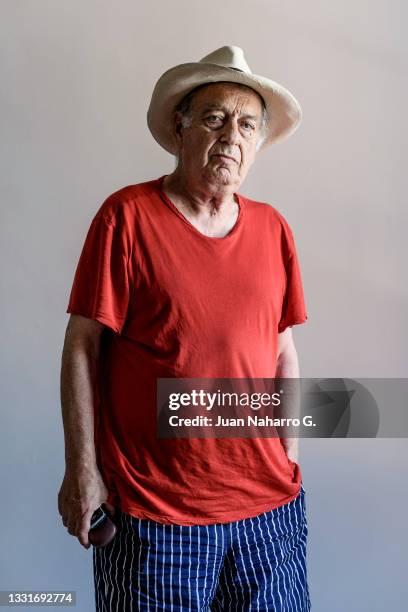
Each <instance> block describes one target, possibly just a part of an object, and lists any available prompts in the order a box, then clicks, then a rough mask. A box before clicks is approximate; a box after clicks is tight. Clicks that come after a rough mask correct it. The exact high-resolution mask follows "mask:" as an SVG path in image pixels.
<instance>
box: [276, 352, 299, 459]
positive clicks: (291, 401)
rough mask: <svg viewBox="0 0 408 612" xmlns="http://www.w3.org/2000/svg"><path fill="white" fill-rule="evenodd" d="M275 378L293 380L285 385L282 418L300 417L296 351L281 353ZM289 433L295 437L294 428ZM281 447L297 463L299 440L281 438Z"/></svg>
mask: <svg viewBox="0 0 408 612" xmlns="http://www.w3.org/2000/svg"><path fill="white" fill-rule="evenodd" d="M275 376H276V378H291V379H295V380H293V382H292V381H291V382H290V383H288V385H287V389H288V390H290V397H289V398H286V400H285V403H284V411H282V415H281V416H282V417H284V418H299V417H300V390H299V380H298V379H299V360H298V357H297V353H296V351H290V352H289V353H283V354H282V356H281V358H280V359H278V361H277V368H276V375H275ZM291 432H293V434H294V435H296V432H295V428H294V427H291ZM281 441H282V444H283V447H284V448H285V451H286V454H287V455H288V457H289V459H291V460H292V461H295V462H297V461H298V458H299V438H298V437H291V438H281Z"/></svg>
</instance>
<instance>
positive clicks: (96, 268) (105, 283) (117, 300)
mask: <svg viewBox="0 0 408 612" xmlns="http://www.w3.org/2000/svg"><path fill="white" fill-rule="evenodd" d="M125 245H126V241H125V238H124V236H123V233H122V231H121V227H120V224H118V223H116V220H115V218H109V217H106V216H104V215H102V214H97V215H96V216H95V217H94V219H93V220H92V223H91V225H90V227H89V230H88V233H87V236H86V239H85V243H84V245H83V248H82V252H81V255H80V258H79V261H78V265H77V268H76V272H75V276H74V281H73V285H72V289H71V294H70V297H69V303H68V308H67V310H66V312H67V313H72V314H78V315H82V316H83V317H88V318H90V319H95V320H96V321H99V322H100V323H102V324H103V325H107V326H108V327H110V328H111V329H112V330H113V331H114V332H116V333H119V334H120V333H121V331H122V329H123V326H124V323H125V320H126V316H127V311H128V305H129V291H130V281H129V268H128V256H127V251H126V246H125Z"/></svg>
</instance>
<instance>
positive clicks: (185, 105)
mask: <svg viewBox="0 0 408 612" xmlns="http://www.w3.org/2000/svg"><path fill="white" fill-rule="evenodd" d="M216 82H217V83H221V82H224V81H216ZM225 82H226V83H229V81H225ZM211 84H212V83H203V84H201V85H198V86H197V87H195V88H194V89H192V90H191V91H189V92H188V93H187V94H186V95H185V96H184V97H183V98H182V100H181V101H180V102H179V104H178V105H177V107H176V109H175V112H178V113H180V115H181V125H182V126H183V128H189V127H191V123H192V108H191V106H192V101H193V98H194V96H195V95H196V93H197V92H198V90H199V89H201V88H202V87H206V86H207V85H211ZM234 85H235V86H236V87H244V88H246V89H251V88H250V87H248V86H247V85H243V84H242V83H234ZM252 91H254V92H255V93H256V94H257V95H258V96H259V98H260V100H261V102H262V115H261V123H260V132H259V133H260V135H259V137H258V140H257V143H256V150H257V151H259V149H260V148H261V146H262V144H263V143H264V142H265V139H266V137H267V135H268V122H269V115H268V111H267V110H266V106H265V102H264V100H263V98H262V96H260V95H259V94H258V92H256V91H255V90H254V89H253V90H252ZM176 161H178V155H176Z"/></svg>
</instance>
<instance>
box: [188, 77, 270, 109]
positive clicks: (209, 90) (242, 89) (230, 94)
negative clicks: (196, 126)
mask: <svg viewBox="0 0 408 612" xmlns="http://www.w3.org/2000/svg"><path fill="white" fill-rule="evenodd" d="M237 104H238V105H239V107H240V109H242V110H243V111H244V110H245V112H247V111H249V110H250V111H251V112H253V113H257V114H258V115H261V113H262V109H263V106H264V103H263V100H262V97H261V96H260V95H259V94H258V92H256V91H255V90H254V89H251V88H250V87H247V86H246V85H241V84H237V83H229V82H224V81H222V82H220V83H209V84H205V85H202V86H200V87H199V88H197V90H196V91H194V96H193V98H192V105H193V108H194V109H196V110H202V109H204V108H206V109H214V110H215V109H217V108H220V109H222V108H224V109H227V108H231V107H234V106H235V105H237Z"/></svg>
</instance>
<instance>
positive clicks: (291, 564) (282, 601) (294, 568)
mask: <svg viewBox="0 0 408 612" xmlns="http://www.w3.org/2000/svg"><path fill="white" fill-rule="evenodd" d="M118 527H119V529H118V533H117V535H116V537H115V538H114V540H113V541H112V542H111V544H108V546H106V547H104V548H94V549H93V568H94V584H95V601H96V612H130V611H133V610H166V611H168V612H172V611H174V612H176V611H179V610H185V611H187V610H200V611H206V610H211V611H213V610H214V611H221V610H237V611H238V610H239V611H252V610H253V611H261V610H262V611H264V610H265V611H268V612H309V610H310V598H309V589H308V584H307V572H306V546H307V534H308V527H307V518H306V504H305V490H304V488H303V484H302V486H301V490H300V493H299V495H298V497H297V498H296V499H294V500H293V501H291V502H289V503H288V504H285V505H284V506H280V507H278V508H275V509H273V510H270V511H269V512H264V513H263V514H260V515H258V516H256V517H254V518H247V519H243V520H240V521H236V522H232V523H217V524H213V525H193V526H186V525H173V524H162V523H156V522H155V521H152V520H146V519H139V518H135V517H133V516H130V515H128V514H125V513H119V516H118Z"/></svg>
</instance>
